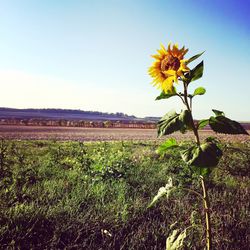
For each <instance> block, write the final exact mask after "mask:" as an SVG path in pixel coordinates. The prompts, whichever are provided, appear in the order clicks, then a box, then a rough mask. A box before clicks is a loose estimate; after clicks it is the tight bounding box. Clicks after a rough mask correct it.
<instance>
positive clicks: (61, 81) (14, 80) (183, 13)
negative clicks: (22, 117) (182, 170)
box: [0, 0, 250, 121]
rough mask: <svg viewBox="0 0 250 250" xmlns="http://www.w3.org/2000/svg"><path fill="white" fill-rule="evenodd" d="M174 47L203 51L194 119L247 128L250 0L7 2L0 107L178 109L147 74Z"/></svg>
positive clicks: (0, 36)
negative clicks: (219, 116)
mask: <svg viewBox="0 0 250 250" xmlns="http://www.w3.org/2000/svg"><path fill="white" fill-rule="evenodd" d="M170 41H171V42H173V43H178V44H179V46H182V45H185V46H186V47H188V48H189V52H188V54H187V57H189V56H190V57H191V56H192V55H194V54H196V53H199V52H201V51H204V50H205V51H206V52H205V54H204V55H203V56H202V59H203V60H204V63H205V69H204V77H203V78H202V79H201V80H198V81H195V82H193V83H192V89H194V88H196V87H199V86H204V87H205V88H206V89H207V93H206V95H204V96H199V97H197V98H196V99H195V100H194V116H195V118H206V117H208V116H209V115H211V114H212V113H211V109H213V108H215V109H219V110H223V111H224V112H225V113H226V115H227V116H228V117H230V118H232V119H235V120H242V121H243V120H245V121H246V120H248V121H249V120H250V82H249V79H250V77H249V76H248V74H249V73H250V60H249V56H250V0H225V1H223V0H210V1H205V0H199V1H198V0H179V1H174V0H165V1H164V0H155V1H150V0H105V1H104V0H84V1H81V0H67V1H66V0H60V1H59V0H53V1H51V0H43V1H39V0H22V1H19V0H1V1H0V86H1V92H0V93H1V94H0V107H13V108H67V109H82V110H97V111H103V112H124V113H127V114H130V115H132V114H133V115H136V116H139V117H144V116H162V115H164V114H165V113H166V112H168V111H169V110H171V109H176V110H178V111H179V110H180V109H181V108H182V104H181V103H180V101H179V99H175V98H173V99H171V100H163V101H154V99H155V97H156V96H157V95H158V94H159V92H160V91H159V90H157V89H156V88H154V87H153V86H152V85H151V84H150V83H151V81H152V79H151V78H150V77H149V76H148V73H147V70H148V67H149V66H150V65H151V63H152V62H153V59H152V58H151V57H150V55H151V54H155V52H156V49H158V48H159V46H160V43H163V44H165V45H167V44H168V42H170ZM202 59H201V60H202ZM198 62H200V60H198V61H197V63H198Z"/></svg>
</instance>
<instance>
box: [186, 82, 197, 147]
mask: <svg viewBox="0 0 250 250" xmlns="http://www.w3.org/2000/svg"><path fill="white" fill-rule="evenodd" d="M183 85H184V102H185V105H186V107H187V110H188V111H189V112H190V116H191V127H192V130H193V132H194V135H195V139H196V143H197V145H198V146H200V138H199V134H198V129H197V128H196V126H195V124H194V119H193V114H192V108H191V107H192V101H191V100H190V104H189V102H188V92H187V88H188V82H185V81H184V82H183Z"/></svg>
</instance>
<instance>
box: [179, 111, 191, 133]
mask: <svg viewBox="0 0 250 250" xmlns="http://www.w3.org/2000/svg"><path fill="white" fill-rule="evenodd" d="M179 119H180V121H181V122H182V124H183V126H182V130H184V131H185V130H186V129H191V128H192V125H191V124H192V115H191V112H190V111H188V110H187V109H185V110H183V111H182V112H181V113H180V116H179Z"/></svg>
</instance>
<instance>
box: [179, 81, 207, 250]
mask: <svg viewBox="0 0 250 250" xmlns="http://www.w3.org/2000/svg"><path fill="white" fill-rule="evenodd" d="M183 84H184V102H185V105H186V107H187V109H188V111H189V112H190V116H191V127H192V130H193V132H194V135H195V138H196V144H197V145H198V146H200V138H199V133H198V129H197V127H196V126H195V124H194V119H193V115H192V108H191V106H190V105H191V102H192V99H190V105H189V102H188V92H187V88H188V83H187V82H183ZM200 179H201V186H202V190H203V204H204V211H205V217H206V247H207V250H212V234H211V223H210V206H209V198H208V194H207V189H206V185H205V181H204V178H203V176H200Z"/></svg>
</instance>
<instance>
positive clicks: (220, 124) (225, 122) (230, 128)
mask: <svg viewBox="0 0 250 250" xmlns="http://www.w3.org/2000/svg"><path fill="white" fill-rule="evenodd" d="M209 125H210V127H211V128H212V129H213V131H215V132H217V133H223V134H246V135H248V132H247V131H246V130H245V129H244V128H243V127H242V125H241V124H240V123H238V122H236V121H233V120H230V119H229V118H227V117H225V116H223V115H218V116H216V117H214V116H211V117H210V119H209Z"/></svg>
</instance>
